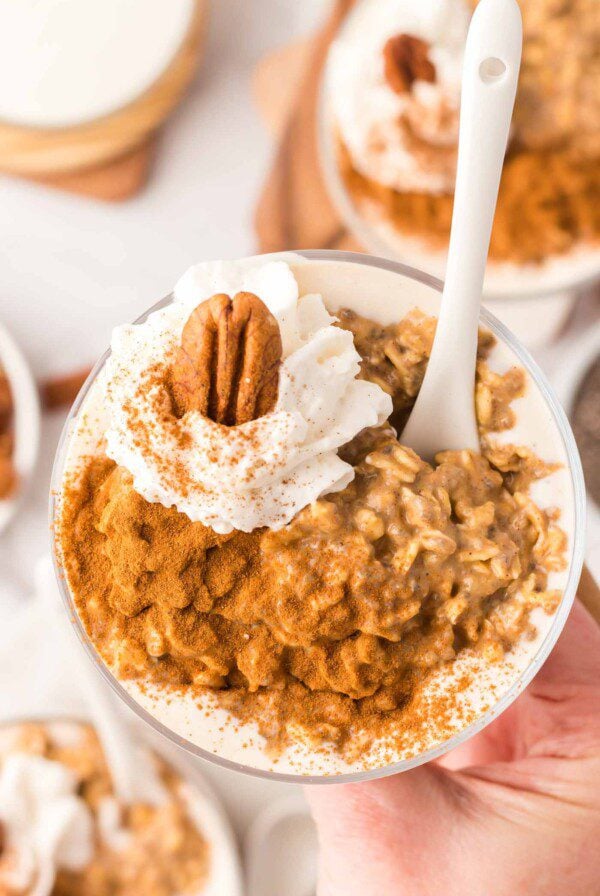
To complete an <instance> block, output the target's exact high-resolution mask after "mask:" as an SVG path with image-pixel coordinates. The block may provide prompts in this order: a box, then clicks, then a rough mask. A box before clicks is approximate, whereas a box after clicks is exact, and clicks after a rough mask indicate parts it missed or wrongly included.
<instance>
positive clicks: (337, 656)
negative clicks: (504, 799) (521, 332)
mask: <svg viewBox="0 0 600 896" xmlns="http://www.w3.org/2000/svg"><path fill="white" fill-rule="evenodd" d="M340 324H341V325H342V326H344V327H345V328H347V329H350V330H351V331H352V332H353V333H354V337H355V344H356V346H357V349H358V351H359V353H360V354H361V355H362V357H363V369H362V374H361V375H362V376H364V377H366V378H368V379H372V380H373V381H375V382H377V383H379V384H380V385H381V387H382V388H384V389H385V390H386V391H387V392H389V393H390V394H391V395H392V396H393V399H394V406H395V418H396V420H400V419H401V417H402V415H403V414H405V413H406V412H407V410H408V408H410V406H411V404H412V402H413V401H414V397H415V396H416V394H417V393H418V390H419V387H420V384H421V380H422V377H423V373H424V369H425V365H426V359H427V357H428V355H429V351H430V349H431V343H432V340H433V335H434V329H435V321H434V319H432V318H427V317H425V316H424V315H423V314H421V313H420V312H417V311H415V312H412V313H411V314H410V315H408V316H407V317H406V318H405V319H404V320H403V321H401V322H400V323H399V324H396V325H392V326H390V327H381V326H379V325H377V324H375V323H374V322H372V321H369V320H366V319H364V318H361V317H359V316H358V315H356V314H354V313H353V312H349V311H346V312H342V313H341V314H340ZM492 344H493V338H492V337H491V336H490V335H489V334H482V336H481V338H480V358H479V363H478V375H477V392H476V405H477V413H478V418H479V423H480V428H481V433H482V437H484V438H485V440H486V442H485V456H479V455H473V454H471V453H470V452H468V451H463V452H444V453H443V454H442V455H440V456H439V457H438V458H437V462H436V465H435V467H431V466H430V465H429V464H426V463H425V462H424V461H422V460H421V459H420V458H418V457H417V456H416V455H415V454H414V452H412V451H410V449H407V448H404V447H402V446H401V445H400V444H399V443H398V442H397V440H396V438H395V436H394V433H393V431H392V430H391V429H390V428H389V427H388V426H383V427H377V428H373V429H370V430H365V431H364V432H363V433H362V434H361V435H359V436H358V437H357V438H356V439H355V440H354V441H353V442H352V443H350V445H348V446H346V448H345V449H343V452H342V454H343V457H344V459H345V460H347V461H348V462H350V463H352V464H353V465H354V466H355V469H356V477H355V479H354V481H353V482H352V483H351V484H350V486H348V487H347V488H346V489H345V490H344V491H342V492H340V493H337V494H331V495H327V496H326V497H324V498H322V499H319V500H318V501H316V502H315V503H314V504H312V505H311V506H309V507H307V508H305V509H304V510H303V511H301V513H300V514H298V516H297V517H296V518H295V519H294V520H293V521H292V522H291V523H290V524H289V525H288V526H286V527H284V528H283V529H281V530H280V531H278V532H272V531H267V530H255V531H254V532H252V533H250V534H245V533H241V532H234V533H232V534H230V535H217V534H215V533H214V532H213V531H212V530H211V529H209V528H207V527H205V526H204V525H202V524H201V523H193V522H191V521H190V520H189V518H188V517H187V516H185V515H184V514H181V513H179V512H178V511H177V510H175V509H174V508H166V507H164V506H162V505H161V504H152V503H149V502H147V501H146V500H145V499H143V498H142V497H141V496H140V495H138V494H137V493H136V492H135V491H134V489H133V486H132V479H131V476H130V474H129V473H128V472H126V471H125V470H124V469H122V468H120V467H117V466H115V464H114V463H113V462H112V461H110V460H108V459H106V458H104V457H94V458H90V459H89V460H88V461H87V463H86V464H85V465H84V469H83V472H82V474H78V475H76V476H73V478H72V479H71V480H70V481H69V482H67V483H66V486H65V491H64V497H63V511H62V517H61V520H60V524H59V532H58V537H59V549H60V552H61V554H62V557H63V560H64V564H65V568H66V571H67V576H68V579H69V584H70V586H71V589H72V592H73V594H74V599H75V604H76V607H77V610H78V612H79V614H80V616H81V619H82V621H83V624H84V625H85V627H86V629H87V631H88V633H89V635H90V637H91V639H92V640H93V642H94V644H95V645H96V647H97V648H98V650H99V651H100V653H101V654H102V656H103V657H104V659H105V660H106V662H107V663H109V665H111V667H112V668H113V669H114V670H115V672H116V674H117V675H118V676H119V677H120V678H122V679H135V680H138V681H151V682H153V683H154V684H155V685H159V686H160V687H161V688H162V689H163V690H164V692H165V693H172V694H176V693H177V692H180V691H181V690H182V689H183V690H185V691H188V692H190V691H191V692H192V693H195V694H198V695H201V694H203V693H204V692H205V691H206V689H207V688H209V689H211V691H212V692H213V693H214V694H215V695H216V697H217V699H218V701H219V702H220V703H221V704H222V705H224V706H226V707H227V708H228V709H230V710H231V711H232V712H233V713H234V714H235V715H236V716H237V717H238V718H240V719H242V720H253V721H255V722H257V723H258V726H259V729H260V731H261V733H262V734H263V735H264V736H265V737H266V738H267V740H268V742H269V744H270V746H271V748H272V749H273V750H275V751H278V750H281V749H282V748H284V747H285V746H286V745H287V744H288V743H290V742H292V741H295V740H299V739H300V740H302V739H308V740H309V741H311V742H312V743H313V744H314V745H315V747H316V748H318V747H319V745H323V744H325V745H334V746H335V747H337V748H338V749H339V750H340V751H341V752H342V753H343V754H344V756H345V757H346V758H348V759H351V758H353V757H356V756H357V755H360V751H361V750H363V749H366V748H368V746H369V745H371V744H372V743H373V742H374V741H375V740H378V739H379V738H381V737H388V738H391V741H390V743H393V744H394V748H397V746H398V744H399V743H400V742H402V743H404V744H407V743H408V742H410V743H412V745H413V747H414V748H415V749H417V745H418V744H419V743H420V742H421V741H423V738H424V732H425V731H426V730H427V727H428V725H430V724H431V719H432V718H436V719H437V722H438V724H442V723H443V720H444V719H445V718H446V717H448V718H449V717H450V716H451V715H452V714H453V713H454V714H456V712H457V711H460V712H462V713H463V714H465V713H466V714H467V715H468V712H467V710H465V709H462V710H460V709H459V707H458V702H457V699H456V697H457V693H456V690H457V687H458V686H456V687H455V691H454V693H453V694H451V695H450V696H448V694H440V695H439V696H438V697H437V698H435V697H433V698H431V697H430V698H428V699H429V703H428V704H426V705H424V704H423V701H422V699H421V697H422V694H423V691H424V687H425V685H426V683H427V681H428V678H429V676H430V674H431V673H432V672H434V671H435V670H437V669H439V668H440V666H441V665H444V664H449V665H451V664H452V663H453V661H454V659H455V658H456V657H459V656H460V655H461V651H462V650H463V649H464V648H465V647H469V648H472V649H473V650H474V651H475V652H476V653H477V654H478V655H479V656H480V657H481V658H482V661H486V662H488V661H493V660H495V659H498V658H500V657H502V656H503V655H504V652H505V651H506V650H510V648H511V646H512V645H513V644H514V643H515V642H516V641H517V640H518V638H520V637H521V636H523V635H524V634H525V635H526V634H527V633H529V632H530V623H529V613H530V610H531V609H532V608H533V607H538V606H541V607H543V608H544V609H546V610H547V611H549V612H550V611H552V610H553V609H554V607H555V606H556V603H557V601H558V599H559V595H558V594H557V593H556V592H554V591H549V590H548V588H547V574H548V571H550V570H552V569H559V568H562V564H563V563H564V551H565V545H566V540H565V536H564V534H563V533H562V532H561V530H560V529H559V528H558V527H557V526H556V525H555V520H554V518H553V516H552V514H549V513H547V512H544V511H542V510H540V509H539V508H537V507H536V506H535V505H534V504H533V502H532V501H531V499H530V498H529V497H528V495H527V490H528V487H529V484H530V483H531V482H532V481H533V480H534V479H536V478H540V477H541V476H544V475H547V474H548V473H549V472H550V471H551V469H552V468H551V467H549V466H548V465H546V464H544V463H543V462H542V461H540V460H539V459H537V458H535V457H534V456H533V455H532V454H531V452H529V451H528V450H527V449H523V448H518V447H515V446H512V445H502V446H498V445H495V444H494V442H493V437H492V435H491V434H492V433H493V432H494V431H497V430H499V429H504V428H508V427H510V426H511V425H512V423H513V422H514V417H513V412H512V411H511V409H510V403H511V401H513V400H514V399H515V398H517V397H518V396H519V395H521V394H522V393H523V389H524V376H523V372H522V371H519V370H515V369H513V370H509V371H507V372H506V373H505V374H503V375H499V374H495V373H493V372H492V371H491V370H490V369H489V368H488V366H487V364H486V361H485V357H486V355H487V353H488V352H489V350H490V348H491V345H492ZM466 685H467V682H466V680H463V682H462V685H461V687H466ZM431 701H433V702H431ZM424 706H425V707H426V708H424ZM467 715H465V718H464V723H465V724H467V722H468V721H470V719H469V718H467ZM357 750H358V754H357Z"/></svg>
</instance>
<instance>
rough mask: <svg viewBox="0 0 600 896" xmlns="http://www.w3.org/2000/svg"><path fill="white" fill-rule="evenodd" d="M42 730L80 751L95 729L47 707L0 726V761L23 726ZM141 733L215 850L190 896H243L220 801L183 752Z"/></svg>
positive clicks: (137, 726) (140, 740) (234, 849)
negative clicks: (85, 736)
mask: <svg viewBox="0 0 600 896" xmlns="http://www.w3.org/2000/svg"><path fill="white" fill-rule="evenodd" d="M29 724H34V725H42V726H43V727H44V728H45V729H46V730H47V731H48V732H49V734H50V735H51V736H52V737H55V738H56V739H57V740H58V741H59V743H65V744H69V745H70V746H73V745H76V744H77V741H78V739H79V738H80V737H81V733H82V730H83V729H85V728H87V727H88V726H91V727H92V728H93V727H94V721H93V719H88V718H85V717H84V716H83V715H82V716H74V715H70V714H69V715H65V714H64V713H63V712H62V711H58V712H57V711H56V710H55V709H53V708H52V706H50V705H49V706H48V707H47V708H46V710H45V711H44V713H43V714H41V715H38V714H36V715H33V716H30V715H27V714H25V713H23V712H22V708H21V714H20V715H19V716H18V717H16V718H11V719H6V720H4V719H3V720H1V721H0V760H2V759H3V758H4V757H5V756H6V755H8V754H9V753H11V752H13V750H14V745H15V734H16V733H17V732H18V730H19V729H20V728H21V726H23V725H29ZM140 728H141V725H140V723H138V722H137V720H136V723H135V725H134V726H132V729H131V734H132V737H134V738H135V739H136V743H137V744H141V745H143V747H144V749H145V750H148V751H152V752H153V753H155V754H156V755H157V756H159V757H160V759H162V760H163V762H165V763H166V765H167V766H169V768H170V770H171V771H172V772H174V773H175V774H176V775H177V777H178V778H179V780H180V783H181V785H183V788H182V791H181V796H182V798H183V802H184V805H185V806H186V809H187V811H188V813H189V817H190V819H191V821H192V822H193V824H194V825H195V826H196V827H197V828H198V830H199V831H200V832H201V833H202V835H203V836H204V838H205V840H206V842H207V843H208V846H209V849H210V865H209V871H208V875H207V879H206V880H205V881H204V882H203V883H202V888H201V891H200V892H197V893H192V894H190V896H217V894H218V896H221V894H222V893H226V894H228V896H242V893H243V892H244V886H243V883H242V869H241V865H240V860H239V855H238V849H237V844H236V840H235V835H234V832H233V830H232V828H231V824H230V822H229V819H228V817H227V814H226V812H225V809H224V808H223V807H222V806H221V803H220V800H219V798H218V797H217V795H216V794H215V793H213V791H212V788H211V787H210V786H209V784H208V783H207V781H205V779H204V777H203V775H202V774H201V772H200V769H199V768H198V767H197V764H196V763H193V762H191V761H190V758H189V757H187V756H185V755H184V754H182V752H181V750H178V749H177V748H176V747H173V746H172V745H171V744H169V743H167V742H166V741H165V739H164V738H162V737H159V736H158V735H157V734H155V733H154V732H153V731H151V730H149V729H147V728H145V727H144V730H139V729H140Z"/></svg>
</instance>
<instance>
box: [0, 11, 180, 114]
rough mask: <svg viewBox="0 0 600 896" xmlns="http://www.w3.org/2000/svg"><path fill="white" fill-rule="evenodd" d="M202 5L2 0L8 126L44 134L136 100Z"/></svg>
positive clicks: (0, 36)
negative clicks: (30, 127)
mask: <svg viewBox="0 0 600 896" xmlns="http://www.w3.org/2000/svg"><path fill="white" fill-rule="evenodd" d="M193 12H194V0H168V2H167V3H165V0H18V2H16V3H15V0H0V119H4V120H5V121H8V122H11V123H14V124H20V125H26V126H33V127H43V128H55V127H68V126H71V125H76V124H80V123H82V122H84V121H90V120H92V119H94V118H99V117H100V116H102V115H106V114H107V113H109V112H112V111H114V110H115V109H119V108H121V107H122V106H124V105H126V104H127V103H129V102H131V101H132V100H134V99H135V98H136V97H138V96H139V95H140V94H141V93H143V92H144V91H145V90H146V89H147V88H148V87H150V86H151V85H152V84H153V83H154V82H155V81H156V80H157V79H158V77H159V76H160V75H161V74H162V72H163V71H164V70H165V69H166V68H167V66H168V65H169V63H170V62H171V60H172V58H173V57H174V56H175V54H176V52H177V50H178V49H179V47H180V46H181V44H182V42H183V39H184V37H185V34H186V32H187V29H188V27H189V24H190V22H191V19H192V14H193Z"/></svg>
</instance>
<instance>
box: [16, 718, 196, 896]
mask: <svg viewBox="0 0 600 896" xmlns="http://www.w3.org/2000/svg"><path fill="white" fill-rule="evenodd" d="M7 734H8V735H9V736H10V741H11V746H10V749H9V750H8V751H7V752H5V753H3V755H2V757H0V773H1V771H2V767H3V765H4V764H5V763H8V762H11V761H15V760H17V761H19V762H20V763H21V764H24V763H26V762H28V761H29V762H30V763H33V765H32V768H34V769H35V770H36V771H37V773H38V775H39V774H40V772H43V773H44V774H45V779H46V780H48V781H49V782H53V781H55V780H56V778H57V775H58V774H59V773H62V774H63V775H65V779H67V778H68V777H70V778H71V779H72V780H73V784H74V796H73V798H72V799H76V800H77V801H78V802H79V803H80V804H81V809H82V812H83V814H81V813H80V816H81V817H78V818H77V826H78V830H77V831H72V832H71V838H72V843H71V847H70V850H69V857H70V859H71V861H69V862H67V861H63V862H62V863H61V862H59V863H58V864H59V867H58V869H57V874H56V879H55V881H54V885H53V886H52V889H51V893H52V896H140V894H142V893H143V894H144V896H184V894H190V896H191V894H194V896H195V894H198V893H199V892H201V890H202V888H203V885H204V881H205V879H206V876H207V870H208V863H209V855H208V846H207V844H206V841H205V840H204V837H203V836H202V835H201V834H200V832H199V831H198V829H197V828H196V826H195V825H194V824H193V823H192V821H191V820H190V818H189V816H188V813H187V809H186V804H185V801H184V799H183V798H182V796H181V794H180V791H179V783H180V782H179V778H178V777H177V776H176V775H175V773H174V772H173V771H172V770H171V769H170V768H169V767H168V766H167V765H165V764H164V763H163V762H162V761H159V760H158V759H156V762H157V765H158V769H159V772H160V777H161V779H162V782H163V784H164V786H165V788H166V790H167V792H168V796H169V799H168V802H167V803H165V805H163V806H160V807H154V806H149V805H142V804H133V805H130V806H126V807H121V806H119V805H118V803H117V802H116V801H115V799H114V795H113V789H112V783H111V778H110V771H109V769H108V767H107V765H106V761H105V759H104V755H103V752H102V749H101V746H100V743H99V741H98V738H97V736H96V734H95V733H94V731H93V729H92V728H91V727H89V726H87V725H82V724H79V723H78V724H75V723H70V722H69V723H66V722H65V723H56V724H54V723H53V724H48V725H46V724H41V723H40V724H38V723H23V724H19V725H15V726H11V728H10V729H9V730H8V732H7V730H6V729H5V730H4V732H3V741H4V742H5V740H6V735H7ZM75 735H76V736H75ZM50 790H51V783H50V784H48V785H47V786H45V787H44V788H43V791H42V795H41V798H42V799H43V800H48V799H49V793H50ZM32 792H33V791H32ZM30 796H31V794H30ZM61 800H62V803H61V806H62V808H61V809H60V812H61V813H62V815H63V816H64V812H65V811H66V804H65V795H64V792H63V793H62V794H61ZM5 808H6V807H3V806H1V805H0V822H1V821H3V820H4V812H3V809H5ZM55 820H56V819H55ZM84 822H86V824H89V826H90V833H91V844H90V846H91V853H92V854H91V856H87V857H86V858H87V859H88V860H87V861H85V865H84V867H82V868H78V869H77V870H75V868H71V867H66V866H70V865H75V864H77V863H75V862H74V861H73V859H74V855H75V850H78V851H80V852H81V849H82V846H83V844H82V843H81V842H79V843H78V842H77V841H81V837H82V836H83V833H82V832H83V829H84V828H85V827H86V824H84ZM46 823H49V819H47V822H46ZM73 838H75V839H73ZM11 845H12V839H11V830H10V827H7V828H3V838H2V846H1V851H0V892H2V893H3V894H6V896H27V894H28V893H29V892H31V890H30V887H29V886H27V887H26V888H25V889H22V888H14V887H13V886H11V883H10V882H11V880H12V879H13V878H14V868H15V856H14V855H13V853H12V849H11ZM63 853H65V855H66V854H67V852H66V847H65V849H63ZM84 853H85V850H84V852H82V853H81V854H82V856H83V855H84ZM64 858H65V856H63V860H64ZM33 885H34V884H33V882H32V884H31V886H33ZM37 885H39V886H41V884H40V883H39V882H37ZM35 892H38V890H37V889H36V890H35ZM44 892H46V891H45V890H44Z"/></svg>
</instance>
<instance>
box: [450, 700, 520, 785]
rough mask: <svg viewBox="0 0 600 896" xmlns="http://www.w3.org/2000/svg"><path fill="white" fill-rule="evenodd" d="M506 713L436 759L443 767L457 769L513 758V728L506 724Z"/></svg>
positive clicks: (506, 760)
mask: <svg viewBox="0 0 600 896" xmlns="http://www.w3.org/2000/svg"><path fill="white" fill-rule="evenodd" d="M506 716H507V713H506V712H505V713H502V715H501V716H499V717H498V718H497V719H494V721H493V722H490V724H489V725H487V726H486V727H485V728H484V729H483V730H482V731H480V732H479V733H478V734H475V735H474V736H473V737H471V738H469V740H467V741H465V743H463V744H461V745H460V746H459V747H456V748H455V749H454V750H451V751H450V752H449V753H445V754H444V755H443V756H440V758H439V759H437V760H436V761H437V763H438V764H439V765H441V766H442V767H443V768H446V769H449V770H451V771H458V770H460V769H463V768H468V767H469V766H472V765H489V764H490V763H492V762H508V761H509V760H511V759H512V758H513V752H514V744H513V728H512V725H508V724H507V718H506Z"/></svg>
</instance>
